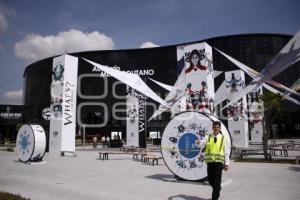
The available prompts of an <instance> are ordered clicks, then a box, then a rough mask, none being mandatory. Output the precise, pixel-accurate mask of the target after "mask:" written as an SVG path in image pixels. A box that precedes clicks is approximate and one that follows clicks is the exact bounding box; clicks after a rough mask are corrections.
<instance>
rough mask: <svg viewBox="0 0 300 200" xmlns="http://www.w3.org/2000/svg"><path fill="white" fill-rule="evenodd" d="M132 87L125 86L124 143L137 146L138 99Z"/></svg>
mask: <svg viewBox="0 0 300 200" xmlns="http://www.w3.org/2000/svg"><path fill="white" fill-rule="evenodd" d="M137 95H138V94H137V93H136V92H135V90H134V89H132V88H131V87H129V86H127V122H126V140H127V142H126V144H127V145H128V146H139V99H138V96H137Z"/></svg>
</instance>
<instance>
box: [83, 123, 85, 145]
mask: <svg viewBox="0 0 300 200" xmlns="http://www.w3.org/2000/svg"><path fill="white" fill-rule="evenodd" d="M83 147H85V124H83Z"/></svg>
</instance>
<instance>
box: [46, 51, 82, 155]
mask: <svg viewBox="0 0 300 200" xmlns="http://www.w3.org/2000/svg"><path fill="white" fill-rule="evenodd" d="M77 73H78V58H76V57H73V56H69V55H63V56H59V57H56V58H54V59H53V68H52V82H51V86H50V90H51V106H50V110H51V117H50V134H49V135H50V136H49V140H50V143H49V152H50V153H52V152H54V153H61V152H64V151H67V152H75V133H76V99H77Z"/></svg>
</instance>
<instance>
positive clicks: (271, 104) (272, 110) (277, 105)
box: [259, 92, 284, 160]
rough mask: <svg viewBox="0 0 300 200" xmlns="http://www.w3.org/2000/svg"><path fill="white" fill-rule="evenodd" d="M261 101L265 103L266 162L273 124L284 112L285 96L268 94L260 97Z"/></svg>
mask: <svg viewBox="0 0 300 200" xmlns="http://www.w3.org/2000/svg"><path fill="white" fill-rule="evenodd" d="M259 98H260V100H261V101H262V102H263V103H264V120H263V127H264V131H263V138H262V139H263V151H264V156H265V160H267V159H268V154H267V153H268V139H269V138H270V132H271V128H272V123H273V122H274V120H275V119H276V117H277V116H278V115H279V114H280V113H282V112H283V110H284V108H283V100H284V98H283V96H282V95H280V94H275V93H272V92H266V93H264V94H262V95H260V97H259Z"/></svg>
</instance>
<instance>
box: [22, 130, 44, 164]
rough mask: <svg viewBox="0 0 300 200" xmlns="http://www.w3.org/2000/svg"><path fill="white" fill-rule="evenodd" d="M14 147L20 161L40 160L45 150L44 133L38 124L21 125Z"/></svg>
mask: <svg viewBox="0 0 300 200" xmlns="http://www.w3.org/2000/svg"><path fill="white" fill-rule="evenodd" d="M16 148H17V151H18V156H19V160H20V161H22V162H37V161H41V160H42V159H43V157H44V155H45V150H46V135H45V131H44V129H43V127H42V126H40V125H32V124H29V125H23V126H22V127H21V128H20V129H19V132H18V135H17V142H16Z"/></svg>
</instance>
